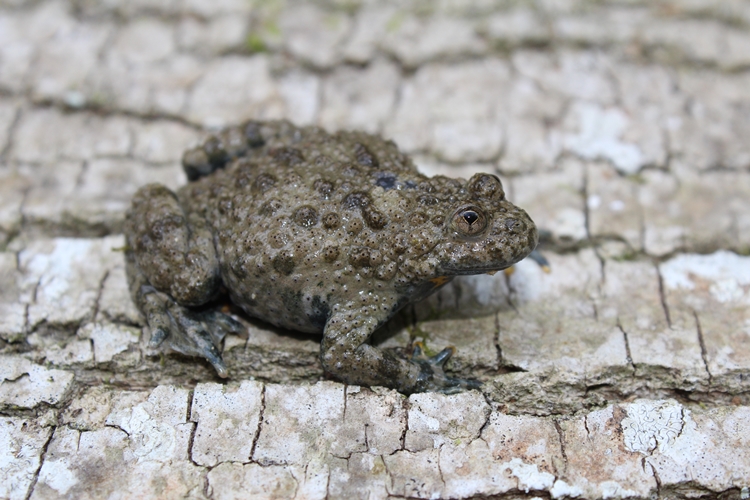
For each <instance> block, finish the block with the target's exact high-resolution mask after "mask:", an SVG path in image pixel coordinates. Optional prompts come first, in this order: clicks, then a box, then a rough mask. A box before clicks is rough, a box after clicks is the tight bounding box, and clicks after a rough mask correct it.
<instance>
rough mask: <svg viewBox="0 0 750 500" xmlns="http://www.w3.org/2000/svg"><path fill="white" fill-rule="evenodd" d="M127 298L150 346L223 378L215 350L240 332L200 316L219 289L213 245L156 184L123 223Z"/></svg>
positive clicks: (216, 316) (211, 315)
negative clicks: (206, 365) (202, 364)
mask: <svg viewBox="0 0 750 500" xmlns="http://www.w3.org/2000/svg"><path fill="white" fill-rule="evenodd" d="M125 236H126V242H127V252H126V268H127V274H128V282H129V286H130V293H131V295H132V296H133V299H134V300H135V303H136V304H137V306H138V308H139V309H140V310H141V312H142V313H143V314H144V316H145V317H146V321H147V322H148V325H149V328H150V329H151V342H150V343H151V346H152V347H157V346H158V345H160V344H162V343H163V344H165V345H166V346H168V347H170V348H171V349H173V350H175V351H177V352H180V353H183V354H187V355H191V356H201V357H204V358H206V359H207V360H208V361H209V362H210V363H211V364H212V365H213V366H214V368H215V369H216V371H217V373H218V374H219V375H220V376H222V377H226V376H227V368H226V365H225V364H224V362H223V360H222V358H221V354H220V353H219V348H220V346H221V341H222V339H223V338H224V336H225V335H226V334H227V333H228V332H230V331H231V332H239V331H241V329H242V327H241V325H240V324H239V323H237V322H236V321H234V320H233V319H232V318H230V317H229V316H226V315H224V314H222V313H219V312H215V311H200V310H197V309H195V308H194V306H200V305H203V304H205V303H207V302H208V301H210V300H211V299H212V298H214V297H215V296H216V294H217V293H218V291H219V287H220V286H221V278H220V273H219V264H218V260H217V258H216V251H215V249H214V246H213V239H212V236H211V233H210V231H209V229H208V228H207V227H206V224H205V222H204V221H203V220H202V219H200V218H199V217H198V216H196V215H186V214H185V213H184V212H183V210H182V207H181V206H180V204H179V202H178V201H177V197H176V196H175V194H174V193H173V192H172V191H170V190H169V189H167V188H166V187H164V186H161V185H159V184H150V185H147V186H144V187H142V188H141V189H140V190H138V192H137V193H136V194H135V196H134V197H133V204H132V207H131V208H130V210H129V211H128V213H127V214H126V218H125Z"/></svg>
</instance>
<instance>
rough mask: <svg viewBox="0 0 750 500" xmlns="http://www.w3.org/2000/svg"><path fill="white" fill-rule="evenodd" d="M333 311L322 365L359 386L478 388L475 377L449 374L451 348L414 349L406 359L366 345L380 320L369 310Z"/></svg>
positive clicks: (406, 389) (415, 389) (445, 389)
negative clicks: (447, 364)
mask: <svg viewBox="0 0 750 500" xmlns="http://www.w3.org/2000/svg"><path fill="white" fill-rule="evenodd" d="M345 309H346V310H343V311H342V310H339V311H336V312H334V314H333V315H332V316H331V318H330V319H329V320H328V323H327V324H326V327H325V331H324V333H323V341H322V343H321V346H320V358H321V362H322V364H323V368H324V369H325V370H326V371H327V372H329V373H331V374H333V375H335V376H336V377H337V378H339V379H340V380H342V381H344V382H346V383H349V384H357V385H368V386H372V385H382V386H385V387H391V388H394V389H396V390H398V391H400V392H402V393H405V394H411V393H415V392H425V391H439V392H444V393H447V394H450V393H454V392H458V391H461V390H464V389H477V388H479V387H480V385H481V384H480V383H479V382H478V381H476V380H464V379H459V378H453V377H449V376H447V375H446V374H445V372H444V371H443V365H444V364H445V362H446V361H448V358H450V355H451V354H453V350H452V348H449V349H446V350H443V351H441V352H440V353H439V354H438V355H436V356H434V357H432V358H428V357H426V356H424V355H422V353H421V349H420V348H419V347H417V348H416V349H415V355H414V356H413V357H412V359H409V360H407V359H403V358H399V357H396V356H394V355H393V354H391V353H389V352H387V351H382V350H380V349H378V348H376V347H373V346H371V345H369V344H367V343H366V342H367V339H369V338H370V335H372V333H373V332H374V331H375V329H376V328H377V327H378V326H379V321H378V320H377V319H376V318H373V317H372V316H368V315H367V314H366V312H367V311H364V310H356V309H352V308H345Z"/></svg>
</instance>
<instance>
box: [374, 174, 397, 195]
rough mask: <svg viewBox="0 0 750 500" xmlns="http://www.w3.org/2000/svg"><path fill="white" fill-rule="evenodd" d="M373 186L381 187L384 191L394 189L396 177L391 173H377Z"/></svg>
mask: <svg viewBox="0 0 750 500" xmlns="http://www.w3.org/2000/svg"><path fill="white" fill-rule="evenodd" d="M375 185H376V186H380V187H382V188H383V189H385V190H386V191H388V190H389V189H394V188H395V187H396V176H395V175H394V174H392V173H385V172H384V173H379V175H378V178H377V180H376V181H375Z"/></svg>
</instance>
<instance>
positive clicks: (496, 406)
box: [0, 0, 750, 499]
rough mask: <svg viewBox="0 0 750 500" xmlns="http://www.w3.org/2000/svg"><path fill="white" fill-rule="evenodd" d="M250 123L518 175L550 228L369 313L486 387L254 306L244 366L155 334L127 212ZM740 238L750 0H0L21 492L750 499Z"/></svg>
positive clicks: (0, 419) (428, 161)
mask: <svg viewBox="0 0 750 500" xmlns="http://www.w3.org/2000/svg"><path fill="white" fill-rule="evenodd" d="M248 118H288V119H291V120H293V121H295V122H296V123H299V124H309V123H315V124H319V125H322V126H324V127H326V128H328V129H331V130H336V129H342V128H358V129H364V130H368V131H371V132H377V133H381V134H383V135H385V136H387V137H389V138H392V139H393V140H395V141H396V142H397V143H398V144H399V146H400V147H401V148H402V149H404V150H406V151H407V152H409V153H411V154H413V155H414V157H415V159H416V161H417V163H418V165H419V167H420V169H421V170H423V171H424V172H425V173H428V174H445V175H451V176H462V177H465V178H466V177H469V176H470V175H472V174H473V173H474V172H477V171H494V172H497V173H498V174H499V175H500V176H501V178H502V179H503V182H504V183H505V186H506V190H507V192H508V195H509V198H510V199H511V200H512V201H514V202H515V203H517V204H518V205H520V206H522V207H524V208H526V209H527V210H528V212H529V213H530V215H531V216H532V217H533V218H534V220H535V221H537V223H538V224H539V225H540V226H541V227H543V228H545V229H547V230H549V231H550V237H549V241H548V242H547V243H546V244H545V248H544V251H545V253H546V255H547V256H548V257H549V259H550V262H551V264H552V272H551V273H548V274H547V273H544V272H543V271H542V270H541V269H540V268H539V267H538V266H537V265H536V264H534V263H529V262H522V263H521V264H519V265H518V266H516V268H515V272H514V273H513V274H510V275H507V274H504V273H498V274H497V275H495V276H493V277H490V276H479V277H467V278H466V279H462V280H457V281H456V282H454V284H452V285H451V286H450V287H447V288H445V289H443V290H442V291H441V292H440V294H439V295H437V296H434V297H432V298H430V299H429V300H427V301H426V302H424V303H421V304H417V305H416V306H414V307H413V308H410V309H409V310H407V311H405V312H404V313H403V314H402V315H400V316H399V317H397V318H396V319H395V320H394V321H392V322H391V323H389V324H388V325H387V326H386V328H385V329H384V331H382V332H380V333H379V334H378V338H377V339H376V342H378V343H379V344H381V345H382V346H384V347H393V348H396V349H403V348H406V347H407V346H408V345H409V343H410V341H413V340H415V339H416V340H425V341H426V343H427V346H428V347H429V348H432V349H439V348H441V347H443V346H444V345H446V344H453V345H455V346H457V348H458V354H457V355H456V357H455V358H454V360H453V361H452V367H453V370H454V371H456V372H458V373H460V374H462V375H465V376H475V377H478V378H480V379H481V380H483V381H484V386H483V389H482V392H481V393H480V392H476V391H475V392H469V393H463V394H458V395H454V396H443V395H436V394H419V395H413V396H411V397H409V398H405V397H403V396H402V395H400V394H398V393H396V392H393V391H389V390H384V389H379V388H373V389H369V388H358V387H347V386H344V385H342V384H339V383H336V382H335V381H330V380H325V378H324V375H323V373H322V371H321V368H320V365H319V363H318V361H317V351H318V342H317V339H316V338H315V337H314V336H310V337H309V336H300V335H295V334H290V333H289V332H280V331H276V330H274V329H272V328H269V327H268V326H267V325H264V324H262V323H258V322H253V323H251V324H248V335H247V337H246V338H245V337H230V338H228V339H227V341H226V345H225V359H227V363H228V365H229V368H230V370H232V373H233V376H232V378H230V379H229V380H228V381H225V382H224V381H220V380H218V379H217V378H216V376H215V374H214V373H213V370H212V369H211V368H210V366H208V365H207V364H205V363H203V362H200V361H196V360H193V359H187V358H181V357H177V356H174V355H169V356H165V357H162V356H159V355H158V353H154V352H151V351H149V350H148V349H147V347H146V344H147V342H146V340H147V337H148V334H147V333H146V332H142V331H141V328H142V325H143V322H142V319H141V318H140V317H139V315H138V312H137V311H136V310H135V309H134V307H133V305H132V304H131V302H130V299H129V297H128V294H127V289H126V283H125V276H124V269H123V262H122V254H121V253H120V252H119V251H118V248H120V247H121V246H122V245H123V239H122V236H121V234H120V232H121V227H122V214H123V211H124V209H125V207H126V206H127V204H128V203H129V199H130V197H131V195H132V193H133V192H134V191H135V189H136V188H137V187H138V186H140V185H142V184H145V183H147V182H154V181H158V182H162V183H164V184H166V185H168V186H170V187H177V186H179V185H181V184H183V183H184V182H186V180H185V177H184V175H183V173H182V171H181V168H180V165H179V160H180V157H181V154H182V151H183V150H184V149H185V148H186V147H188V146H190V145H191V144H193V143H195V142H196V141H197V140H199V139H200V137H201V136H202V135H203V134H204V133H205V131H206V130H209V129H214V128H216V127H221V126H222V125H226V124H232V123H235V122H238V121H240V120H244V119H248ZM749 252H750V3H749V2H747V1H739V0H733V1H722V2H715V1H713V0H690V1H674V2H670V1H665V0H660V1H654V2H648V1H639V0H633V1H627V2H625V1H607V2H588V1H583V0H567V1H564V2H546V1H538V2H522V1H518V2H490V1H476V2H459V1H449V0H443V1H435V0H429V1H427V0H424V1H418V2H410V3H406V2H396V1H393V2H391V1H386V2H382V1H366V0H354V1H350V2H344V1H333V0H331V1H323V0H320V1H315V2H296V1H288V2H281V1H274V0H271V1H257V2H250V1H246V0H220V1H199V0H159V1H152V0H107V1H89V0H71V1H70V2H62V1H26V2H24V1H21V0H0V498H12V499H26V498H105V497H107V498H136V497H138V498H186V497H188V498H216V499H223V498H298V499H303V498H304V499H313V498H331V499H334V498H371V499H375V498H490V497H491V498H518V497H528V498H532V497H541V498H550V497H551V498H566V497H578V498H600V497H611V498H625V497H627V498H631V497H635V498H652V497H654V496H660V497H664V498H680V497H696V496H717V495H722V498H749V497H750V490H749V489H748V488H750V451H748V450H750V396H749V394H750V257H748V256H747V255H748V253H749Z"/></svg>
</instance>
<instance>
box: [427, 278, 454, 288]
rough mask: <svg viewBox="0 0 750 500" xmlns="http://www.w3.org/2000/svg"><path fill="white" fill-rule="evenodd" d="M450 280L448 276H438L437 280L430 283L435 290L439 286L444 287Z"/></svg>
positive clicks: (434, 279) (433, 279)
mask: <svg viewBox="0 0 750 500" xmlns="http://www.w3.org/2000/svg"><path fill="white" fill-rule="evenodd" d="M450 280H451V279H450V278H449V277H448V276H438V277H437V278H432V279H431V280H430V281H431V282H432V284H434V285H435V288H437V287H439V286H443V285H445V284H446V283H448V282H449V281H450Z"/></svg>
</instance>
